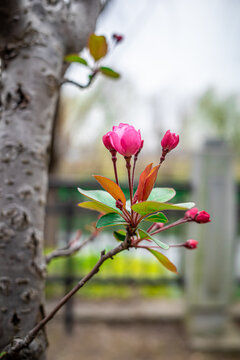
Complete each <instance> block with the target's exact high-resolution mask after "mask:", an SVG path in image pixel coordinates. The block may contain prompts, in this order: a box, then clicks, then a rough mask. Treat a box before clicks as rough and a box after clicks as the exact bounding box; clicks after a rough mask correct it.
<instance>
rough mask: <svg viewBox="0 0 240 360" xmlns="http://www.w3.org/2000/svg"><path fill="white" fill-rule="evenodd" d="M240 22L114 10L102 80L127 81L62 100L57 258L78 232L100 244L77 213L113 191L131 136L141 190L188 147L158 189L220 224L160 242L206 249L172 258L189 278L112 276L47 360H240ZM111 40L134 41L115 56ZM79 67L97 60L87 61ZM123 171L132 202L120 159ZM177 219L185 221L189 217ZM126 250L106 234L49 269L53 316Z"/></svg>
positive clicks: (210, 4) (55, 169) (109, 15)
mask: <svg viewBox="0 0 240 360" xmlns="http://www.w3.org/2000/svg"><path fill="white" fill-rule="evenodd" d="M239 14H240V3H239V2H238V1H235V0H212V1H208V0H182V1H178V0H168V1H160V0H159V1H153V0H151V1H147V0H138V1H127V0H121V1H120V0H110V1H108V2H106V6H105V9H104V11H103V12H102V14H101V16H100V17H99V20H98V23H97V28H96V34H97V35H105V36H106V37H107V39H108V43H109V46H110V47H112V51H110V54H109V55H108V56H107V57H106V59H104V66H109V67H111V68H113V69H114V70H116V71H118V72H119V73H120V74H121V78H120V79H116V80H111V79H109V78H106V77H103V76H101V75H99V77H97V79H96V80H95V82H93V83H92V85H91V86H90V87H89V88H87V89H84V90H80V89H79V88H77V87H74V86H73V85H70V84H66V85H64V86H63V87H62V94H61V99H60V103H59V112H58V117H57V120H56V122H55V131H54V142H53V146H52V162H51V165H50V181H49V195H48V204H47V215H46V231H45V247H46V252H50V251H51V250H52V249H54V248H56V247H64V246H66V244H67V243H68V242H69V241H70V240H71V239H72V238H73V237H74V235H75V233H76V231H77V230H78V229H81V231H82V234H83V235H82V238H81V239H82V241H84V240H86V239H87V238H88V237H89V234H90V233H91V226H90V225H89V224H91V223H94V221H96V219H97V213H95V212H91V211H87V210H83V209H80V208H78V207H77V203H78V202H80V201H82V200H83V199H82V198H81V196H80V194H79V193H78V192H77V190H76V188H77V186H80V187H82V188H84V189H97V188H99V187H98V185H97V184H96V182H94V179H93V178H92V176H91V175H92V174H101V175H104V176H107V177H110V178H113V169H112V163H111V157H110V154H109V152H108V151H107V150H106V149H105V147H104V146H103V144H102V136H103V135H104V134H105V133H106V132H108V131H109V130H111V128H112V126H113V125H118V124H119V123H120V122H123V123H129V124H131V125H133V126H134V127H135V128H136V129H140V130H141V134H142V138H143V139H144V148H143V150H142V152H141V155H140V158H139V161H138V165H137V169H136V175H137V176H138V175H139V174H140V173H141V171H142V170H143V169H144V168H145V166H146V165H147V164H148V163H150V162H154V163H155V164H157V163H158V161H159V157H160V155H161V145H160V142H161V138H162V136H163V135H164V133H165V132H166V130H168V129H170V130H171V131H173V132H176V133H178V134H179V135H180V144H179V146H178V147H177V148H176V149H175V150H174V151H173V152H171V154H169V156H168V157H167V160H166V162H165V163H164V164H163V166H162V167H161V171H160V173H159V176H158V180H157V185H158V186H168V187H174V188H175V189H176V191H177V195H176V197H175V198H174V202H184V201H195V202H196V203H197V205H198V207H199V208H200V209H201V210H203V209H204V210H206V211H208V212H210V214H211V216H212V222H211V223H210V224H207V225H199V226H197V224H193V226H192V225H191V226H190V225H189V224H187V225H186V226H183V227H179V228H175V229H172V230H171V231H169V232H166V233H165V232H164V233H163V236H162V237H161V239H162V240H163V241H165V242H166V243H169V244H173V243H179V242H183V241H185V240H187V239H189V238H193V239H196V240H198V241H199V242H200V244H199V249H198V250H197V251H187V250H186V249H181V248H177V249H176V248H173V249H171V250H170V251H168V252H167V256H168V257H169V258H170V259H171V261H173V262H174V263H175V264H176V266H177V267H178V270H179V274H178V275H173V274H172V273H170V272H167V271H166V270H165V269H164V268H163V267H161V265H160V264H159V263H158V262H157V261H156V260H155V259H154V258H153V257H151V255H150V254H146V253H145V252H141V251H130V252H127V253H124V254H120V255H119V256H118V257H117V258H116V259H115V260H114V261H108V262H107V263H106V264H104V266H103V267H102V269H101V271H100V273H99V274H98V275H97V276H96V277H95V278H94V280H93V281H91V283H89V284H88V285H87V286H86V287H85V288H84V289H82V290H81V291H80V292H79V293H78V294H77V295H76V296H75V298H74V299H73V300H72V301H71V302H69V303H68V304H67V305H66V307H65V308H64V309H63V311H62V313H61V315H60V316H59V317H58V318H57V320H56V321H55V322H54V321H53V322H52V324H50V325H49V337H50V342H51V347H50V350H49V359H50V358H56V356H57V358H58V360H62V359H66V360H71V359H77V358H79V359H80V358H84V359H89V360H95V359H96V360H97V359H114V360H115V359H116V360H118V359H120V358H121V359H122V357H123V356H125V357H126V358H128V359H133V360H135V359H153V360H155V359H169V358H170V359H173V360H177V359H179V360H180V359H191V360H201V359H204V360H207V359H239V356H240V355H239V354H240V353H239V351H240V342H239V335H240V329H239V327H238V322H239V320H240V237H239V235H240V229H239V214H240V157H239V155H240V82H239V79H240V67H239V61H240V50H239V46H238V42H239V37H240V22H239ZM113 33H117V34H121V35H123V37H124V40H123V41H122V42H121V43H120V44H119V45H118V46H116V47H115V48H114V46H113V41H112V34H113ZM81 56H83V57H85V58H89V54H88V51H87V50H86V49H85V50H84V51H83V52H82V53H81ZM65 77H66V78H69V79H72V80H74V81H77V82H79V83H81V84H84V83H86V82H87V81H88V71H87V70H86V68H85V67H84V66H82V65H80V64H72V65H71V66H70V67H69V68H68V70H67V72H66V74H65ZM118 168H119V175H120V181H121V184H122V185H123V187H124V188H125V190H126V191H127V183H126V181H127V178H126V172H125V164H124V162H123V161H122V160H120V159H119V161H118ZM136 178H137V177H136ZM181 215H182V214H181ZM169 216H170V218H169V219H170V221H174V220H176V219H177V218H178V217H179V213H174V212H172V213H171V214H169ZM115 242H116V241H115V240H114V239H113V237H112V232H111V229H109V230H107V231H103V232H101V233H100V234H99V235H98V236H97V237H96V238H95V239H94V240H93V241H91V242H90V243H88V244H87V245H86V246H85V247H84V248H83V249H81V251H80V252H79V253H78V254H77V255H75V256H74V257H71V258H67V259H56V260H54V261H52V263H51V264H50V265H49V268H48V277H47V287H46V298H47V303H48V306H49V308H51V307H52V306H53V305H54V303H55V302H56V300H57V299H59V298H60V297H61V296H62V295H63V294H65V293H66V291H68V289H70V288H71V287H72V286H73V285H74V284H75V283H76V281H77V280H78V279H79V278H81V276H83V275H84V274H86V273H87V272H88V271H89V270H90V269H91V268H92V266H93V265H94V264H95V262H96V261H97V259H98V257H99V253H100V251H101V250H102V249H104V248H105V249H109V248H111V247H113V246H114V245H115ZM67 336H69V340H70V338H71V341H67V340H65V339H66V337H67ZM173 342H174V344H175V346H174V347H173V346H172V343H173ZM59 350H61V351H59Z"/></svg>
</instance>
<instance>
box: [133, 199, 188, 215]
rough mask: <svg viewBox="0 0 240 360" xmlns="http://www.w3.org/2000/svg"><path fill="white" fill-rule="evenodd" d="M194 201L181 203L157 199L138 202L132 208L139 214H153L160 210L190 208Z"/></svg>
mask: <svg viewBox="0 0 240 360" xmlns="http://www.w3.org/2000/svg"><path fill="white" fill-rule="evenodd" d="M194 205H195V204H194V203H182V204H168V203H163V202H158V201H143V202H141V203H138V204H134V205H133V206H132V209H133V210H134V211H136V212H137V213H138V214H140V215H143V216H144V215H148V214H153V213H155V212H157V211H162V210H185V211H186V210H188V209H191V208H192V207H193V206H194Z"/></svg>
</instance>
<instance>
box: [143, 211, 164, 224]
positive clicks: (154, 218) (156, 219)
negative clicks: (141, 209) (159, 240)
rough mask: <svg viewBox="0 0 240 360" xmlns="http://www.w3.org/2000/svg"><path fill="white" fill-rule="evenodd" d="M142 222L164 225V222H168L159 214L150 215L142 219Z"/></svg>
mask: <svg viewBox="0 0 240 360" xmlns="http://www.w3.org/2000/svg"><path fill="white" fill-rule="evenodd" d="M144 221H151V222H154V223H158V222H161V223H166V222H168V219H167V217H166V216H165V215H164V214H163V213H161V212H159V213H157V214H153V215H150V216H148V217H146V218H144Z"/></svg>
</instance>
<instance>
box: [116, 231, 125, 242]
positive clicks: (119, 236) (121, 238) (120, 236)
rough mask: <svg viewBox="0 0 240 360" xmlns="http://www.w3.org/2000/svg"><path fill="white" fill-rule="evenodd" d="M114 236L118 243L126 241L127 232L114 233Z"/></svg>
mask: <svg viewBox="0 0 240 360" xmlns="http://www.w3.org/2000/svg"><path fill="white" fill-rule="evenodd" d="M113 236H114V237H115V239H116V240H117V241H124V240H125V238H126V231H125V230H118V231H114V232H113Z"/></svg>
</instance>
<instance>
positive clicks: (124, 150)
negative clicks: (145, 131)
mask: <svg viewBox="0 0 240 360" xmlns="http://www.w3.org/2000/svg"><path fill="white" fill-rule="evenodd" d="M108 134H109V137H110V140H111V144H112V145H113V147H114V149H115V150H116V151H117V152H119V153H120V154H121V155H123V156H125V157H129V156H132V155H135V154H136V153H137V152H138V151H139V149H140V148H141V145H142V139H141V133H140V130H138V131H137V130H136V129H135V128H134V127H133V126H131V125H128V124H122V123H121V124H119V126H113V131H110V132H109V133H108Z"/></svg>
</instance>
